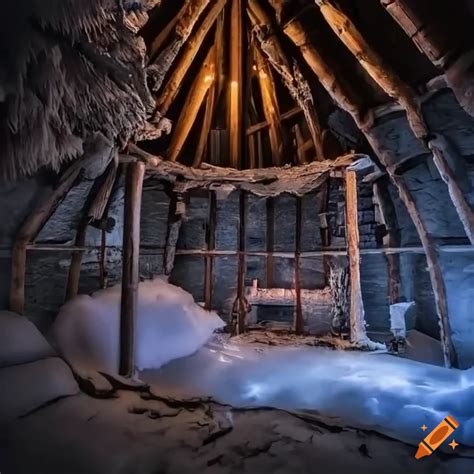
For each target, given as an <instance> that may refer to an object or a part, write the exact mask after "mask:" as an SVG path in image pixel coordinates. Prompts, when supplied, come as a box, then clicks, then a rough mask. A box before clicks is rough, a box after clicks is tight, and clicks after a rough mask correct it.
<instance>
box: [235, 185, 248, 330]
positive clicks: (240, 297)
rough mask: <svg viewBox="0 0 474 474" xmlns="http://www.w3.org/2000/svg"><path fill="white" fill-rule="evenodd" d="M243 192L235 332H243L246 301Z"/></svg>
mask: <svg viewBox="0 0 474 474" xmlns="http://www.w3.org/2000/svg"><path fill="white" fill-rule="evenodd" d="M245 197H246V196H245V191H243V190H240V196H239V257H238V258H239V263H238V275H237V298H236V300H235V302H234V307H233V311H232V312H233V314H234V315H236V316H237V321H236V325H235V332H236V333H237V334H242V333H243V332H245V319H246V316H247V307H248V304H247V300H246V299H245Z"/></svg>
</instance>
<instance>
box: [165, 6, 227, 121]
mask: <svg viewBox="0 0 474 474" xmlns="http://www.w3.org/2000/svg"><path fill="white" fill-rule="evenodd" d="M225 3H226V0H217V1H216V2H215V3H214V4H213V5H212V8H211V9H210V10H209V13H208V14H207V16H206V18H205V19H204V21H203V22H202V23H201V25H200V26H199V28H198V30H197V31H196V33H195V34H194V35H193V36H191V37H190V38H189V39H188V40H187V41H186V43H185V44H184V46H183V51H182V53H181V55H180V57H179V60H178V62H177V64H176V65H175V66H174V67H173V71H172V73H171V76H170V78H169V80H168V82H167V83H166V86H165V87H163V90H162V92H161V95H160V97H159V98H158V99H157V101H156V107H157V109H158V111H159V112H160V114H161V115H166V114H167V113H168V110H169V108H170V106H171V104H172V103H173V101H174V100H175V99H176V96H177V95H178V92H179V90H180V88H181V84H182V83H183V80H184V77H185V75H186V73H187V72H188V70H189V68H190V67H191V64H192V63H193V61H194V59H195V57H196V54H197V53H198V51H199V48H200V47H201V45H202V43H203V41H204V38H205V37H206V35H207V34H208V33H209V31H210V29H211V27H212V25H213V24H214V23H215V21H216V19H217V17H218V16H219V14H220V13H221V11H222V9H223V7H224V4H225Z"/></svg>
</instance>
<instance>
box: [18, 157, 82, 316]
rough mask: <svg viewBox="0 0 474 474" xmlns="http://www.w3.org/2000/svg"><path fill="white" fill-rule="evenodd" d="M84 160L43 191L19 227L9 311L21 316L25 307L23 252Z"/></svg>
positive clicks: (60, 198)
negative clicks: (33, 208)
mask: <svg viewBox="0 0 474 474" xmlns="http://www.w3.org/2000/svg"><path fill="white" fill-rule="evenodd" d="M83 165H84V163H83V160H77V161H75V162H74V163H73V164H72V165H71V166H70V167H69V169H68V170H67V171H66V172H65V173H64V174H63V175H62V176H61V178H60V180H59V183H58V184H57V186H56V187H55V188H54V189H48V190H47V191H46V192H45V195H44V196H43V198H42V200H41V202H40V203H39V205H38V207H37V208H36V209H35V210H34V211H33V212H32V213H31V214H30V215H29V216H28V218H27V219H26V221H25V222H24V223H23V225H22V226H21V228H20V230H19V232H18V234H17V236H16V238H15V243H14V245H13V253H12V267H11V269H12V270H11V272H12V273H11V284H10V310H11V311H13V312H16V313H18V314H23V312H24V306H25V278H26V274H25V272H26V251H27V248H28V245H29V244H30V243H31V242H32V241H33V240H34V239H35V237H36V236H37V235H38V233H39V232H40V230H41V228H42V227H43V226H44V225H45V223H46V222H47V220H48V219H49V217H50V216H51V214H52V213H53V212H54V210H55V209H56V208H57V207H58V206H59V204H60V203H61V201H62V200H63V199H64V198H65V196H66V195H67V193H68V192H69V191H70V189H71V188H72V186H73V185H74V183H75V182H76V180H77V178H78V177H79V175H80V173H81V171H82V169H83Z"/></svg>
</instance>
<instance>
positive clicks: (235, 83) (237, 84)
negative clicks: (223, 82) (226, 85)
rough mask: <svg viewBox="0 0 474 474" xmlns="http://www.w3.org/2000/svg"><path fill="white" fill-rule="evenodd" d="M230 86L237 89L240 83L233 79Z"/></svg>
mask: <svg viewBox="0 0 474 474" xmlns="http://www.w3.org/2000/svg"><path fill="white" fill-rule="evenodd" d="M230 86H231V87H232V88H233V89H237V87H239V83H238V82H237V81H232V82H231V83H230Z"/></svg>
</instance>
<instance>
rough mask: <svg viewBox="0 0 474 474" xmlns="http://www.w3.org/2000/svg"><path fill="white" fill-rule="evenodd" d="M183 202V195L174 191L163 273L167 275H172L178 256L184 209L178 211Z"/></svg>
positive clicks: (169, 213) (169, 214)
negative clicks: (177, 249) (177, 250)
mask: <svg viewBox="0 0 474 474" xmlns="http://www.w3.org/2000/svg"><path fill="white" fill-rule="evenodd" d="M178 202H179V203H182V204H183V205H184V202H183V196H180V195H178V194H177V193H173V195H172V196H171V200H170V205H169V212H168V229H167V233H166V246H165V252H164V258H163V273H164V274H165V275H167V276H170V275H171V273H172V271H173V268H174V261H175V257H176V246H177V244H178V239H179V231H180V230H181V224H182V214H183V213H182V210H181V211H180V212H178V208H179V207H180V206H179V205H178Z"/></svg>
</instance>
